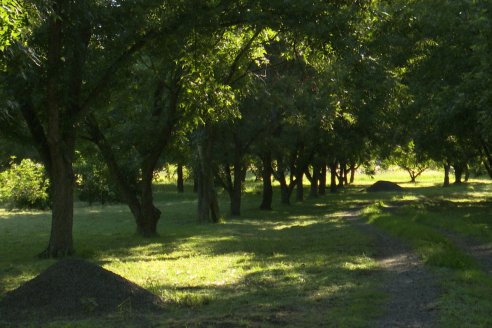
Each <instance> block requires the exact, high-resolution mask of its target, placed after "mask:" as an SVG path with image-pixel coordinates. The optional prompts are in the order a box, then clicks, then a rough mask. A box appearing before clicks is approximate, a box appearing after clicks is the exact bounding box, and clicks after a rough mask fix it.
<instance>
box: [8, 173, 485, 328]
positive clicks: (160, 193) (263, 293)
mask: <svg viewBox="0 0 492 328" xmlns="http://www.w3.org/2000/svg"><path fill="white" fill-rule="evenodd" d="M376 178H377V179H378V180H379V179H380V180H392V181H399V182H404V181H407V180H408V177H407V176H406V175H405V173H402V172H396V171H393V172H386V173H385V174H383V175H378V176H377V177H376ZM441 180H442V177H441V175H440V174H439V173H437V172H427V173H424V175H423V176H422V177H421V178H420V179H419V180H418V181H419V182H418V183H417V184H413V183H402V185H403V186H404V187H405V188H407V189H408V191H407V192H405V193H403V194H395V193H383V194H368V193H362V192H360V190H361V189H362V188H364V187H365V186H367V185H368V184H370V183H373V182H374V181H375V180H374V179H371V178H370V177H365V176H360V177H358V180H357V183H358V185H357V186H355V187H350V188H346V189H345V190H343V191H342V192H340V193H339V194H336V195H332V194H329V195H327V196H325V197H322V198H318V199H315V200H307V201H305V202H303V203H296V204H293V205H291V206H282V205H281V204H278V203H275V204H274V211H271V212H261V211H259V210H257V206H258V204H259V202H260V195H259V194H258V185H257V184H255V183H253V182H248V183H247V186H246V195H245V197H244V200H243V209H242V216H241V218H228V219H227V220H226V221H225V222H224V223H222V224H218V225H199V224H196V221H195V207H196V202H195V195H194V194H193V193H184V194H177V193H176V192H175V191H174V190H175V188H174V186H171V185H165V184H159V185H157V186H156V199H157V206H158V207H159V208H160V209H161V211H162V219H161V221H160V223H159V232H160V236H159V237H156V238H153V239H143V238H140V237H138V236H136V235H135V234H134V230H135V224H134V222H133V219H132V217H131V215H130V214H129V211H128V210H127V208H126V207H125V206H123V205H111V206H92V207H89V206H87V205H85V204H83V203H77V204H76V211H75V226H74V240H75V247H76V249H77V254H78V256H80V257H83V258H86V259H89V260H91V261H94V262H96V263H98V264H100V265H102V266H104V267H105V268H107V269H108V270H111V271H113V272H116V273H118V274H120V275H122V276H124V277H125V278H127V279H129V280H131V281H134V282H135V283H137V284H139V285H141V286H143V287H144V288H147V289H148V290H150V291H152V292H153V293H155V294H157V295H159V296H160V297H162V299H163V300H164V301H165V302H166V303H167V310H166V313H164V314H162V315H149V316H146V317H145V318H141V317H132V316H130V317H127V316H125V315H121V316H118V315H113V316H108V317H101V318H87V319H86V320H78V321H74V320H68V321H67V320H55V321H53V322H50V323H45V325H46V326H49V327H108V326H109V327H111V326H114V327H116V326H119V327H133V326H141V325H142V322H144V323H145V325H148V326H151V325H155V326H164V327H167V326H171V327H173V326H175V327H185V326H187V327H195V326H197V327H198V326H200V327H203V326H205V327H207V326H211V327H215V326H220V325H222V326H230V325H235V326H244V327H251V326H253V327H257V326H261V327H268V326H280V325H282V326H287V327H313V326H329V327H371V326H374V325H375V324H376V322H377V319H378V317H380V316H381V315H382V314H383V313H384V310H385V305H386V295H385V294H384V293H382V292H381V290H382V288H381V287H382V284H383V281H382V280H381V279H380V278H381V275H380V272H379V271H378V270H379V267H378V264H377V262H376V261H375V260H374V258H373V255H374V253H375V250H374V249H373V244H374V243H373V241H372V240H371V238H370V237H368V236H366V235H364V234H362V233H361V232H359V231H358V230H355V229H354V228H353V227H352V226H351V225H350V224H348V223H347V222H345V221H344V219H343V217H342V216H341V213H342V212H344V211H347V209H350V208H360V207H361V206H364V207H366V210H365V215H366V216H367V217H368V220H369V222H370V223H372V224H375V225H377V226H378V227H380V228H381V229H384V230H385V231H387V232H389V233H391V234H394V235H396V236H398V237H399V238H401V239H403V240H406V241H408V242H409V243H411V245H412V246H413V247H414V248H415V250H416V251H417V252H418V254H419V255H420V256H421V257H422V258H423V259H424V261H425V263H426V264H427V265H428V266H429V267H430V268H432V270H433V271H434V272H435V273H436V275H437V276H438V277H439V280H440V282H441V288H442V296H441V298H440V299H439V305H438V308H439V316H440V317H439V324H440V325H442V326H444V327H453V326H456V327H457V326H462V325H463V322H466V323H470V326H477V327H480V326H490V325H491V324H492V322H491V319H490V318H489V313H490V312H491V310H492V300H491V301H489V299H490V297H489V296H488V295H490V293H491V292H492V280H491V279H490V278H489V276H488V275H487V274H486V273H484V272H482V271H481V270H480V267H479V266H478V265H477V263H476V262H475V261H474V260H473V259H471V258H470V257H469V256H467V255H466V254H465V253H463V251H462V250H460V249H459V248H457V247H456V246H455V245H454V244H453V243H452V242H451V241H450V240H448V239H447V238H446V236H445V235H444V234H442V233H441V231H442V229H446V230H449V231H453V232H455V233H457V234H462V235H466V236H472V237H474V238H475V237H476V238H479V239H480V240H483V241H492V235H491V234H490V233H489V231H490V230H489V229H490V225H491V223H490V222H489V218H488V214H487V213H488V212H490V204H489V203H488V202H487V201H488V200H489V199H490V196H491V194H492V185H490V184H489V183H486V182H483V181H480V180H474V181H473V182H472V183H470V184H468V185H466V186H453V187H451V188H447V189H443V188H440V187H438V185H439V184H440V183H441ZM188 189H190V188H188ZM275 192H276V195H278V194H279V193H278V190H275ZM220 201H221V208H222V210H223V211H226V210H225V209H227V207H228V206H227V205H228V202H227V198H226V195H225V194H222V195H221V199H220ZM390 206H391V207H395V206H397V208H396V209H393V208H389V207H390ZM49 231H50V216H49V213H47V212H6V211H3V210H0V240H2V242H1V243H0V298H1V297H2V295H4V294H5V293H6V292H7V291H9V290H12V289H14V288H16V287H18V286H19V285H21V284H22V283H23V282H25V281H27V280H29V279H31V278H32V277H34V276H35V275H37V274H39V273H40V272H41V271H43V270H44V269H46V268H47V267H48V266H49V265H51V264H52V263H53V261H49V260H48V261H47V260H38V259H36V258H35V257H34V255H35V254H36V253H38V252H39V251H41V250H42V249H43V246H45V244H46V243H47V240H48V237H49ZM142 320H143V321H142ZM36 325H37V323H33V326H36Z"/></svg>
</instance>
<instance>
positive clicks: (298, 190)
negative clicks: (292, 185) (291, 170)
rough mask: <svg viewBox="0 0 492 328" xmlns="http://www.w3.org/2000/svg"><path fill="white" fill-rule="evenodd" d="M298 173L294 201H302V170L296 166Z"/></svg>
mask: <svg viewBox="0 0 492 328" xmlns="http://www.w3.org/2000/svg"><path fill="white" fill-rule="evenodd" d="M298 171H299V172H298V173H297V174H296V201H298V202H302V201H304V184H303V178H304V172H303V171H302V170H300V169H299V168H298Z"/></svg>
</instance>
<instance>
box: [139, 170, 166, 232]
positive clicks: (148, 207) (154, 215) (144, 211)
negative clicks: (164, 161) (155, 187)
mask: <svg viewBox="0 0 492 328" xmlns="http://www.w3.org/2000/svg"><path fill="white" fill-rule="evenodd" d="M146 164H147V163H144V165H143V168H142V181H141V186H140V188H141V197H140V203H141V205H140V213H139V215H138V216H137V218H136V219H137V233H138V234H140V235H141V236H143V237H153V236H156V235H157V222H158V221H159V219H160V217H161V211H159V209H157V208H156V207H155V206H154V196H153V192H152V179H153V176H154V174H153V173H154V171H153V166H152V165H151V164H150V165H146Z"/></svg>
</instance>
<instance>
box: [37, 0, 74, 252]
mask: <svg viewBox="0 0 492 328" xmlns="http://www.w3.org/2000/svg"><path fill="white" fill-rule="evenodd" d="M57 5H59V4H58V3H55V4H54V9H55V11H56V10H61V8H60V7H58V6H57ZM61 42H62V19H61V18H60V17H59V16H58V15H55V14H54V15H52V16H51V17H50V21H49V25H48V67H47V83H46V85H47V120H48V129H47V140H46V141H47V144H48V150H49V162H48V163H47V164H48V165H47V167H48V168H49V171H48V172H49V175H50V179H51V195H52V220H51V234H50V240H49V243H48V247H47V248H46V250H45V251H43V252H42V253H41V254H40V256H41V257H54V258H56V257H64V256H68V255H72V254H73V253H74V247H73V238H72V231H73V185H74V181H75V179H74V173H73V166H72V164H73V159H74V152H75V127H74V126H73V125H69V126H64V125H63V124H62V121H63V118H62V111H61V105H60V101H61V97H60V90H59V82H60V75H61V67H62V65H61V49H62V45H61ZM75 96H77V95H75Z"/></svg>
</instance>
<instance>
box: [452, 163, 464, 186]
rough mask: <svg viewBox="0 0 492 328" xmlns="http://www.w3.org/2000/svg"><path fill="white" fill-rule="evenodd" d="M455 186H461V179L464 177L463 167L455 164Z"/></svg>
mask: <svg viewBox="0 0 492 328" xmlns="http://www.w3.org/2000/svg"><path fill="white" fill-rule="evenodd" d="M453 167H454V184H461V183H462V181H461V178H462V177H463V166H462V165H460V164H455V165H454V166H453Z"/></svg>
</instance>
